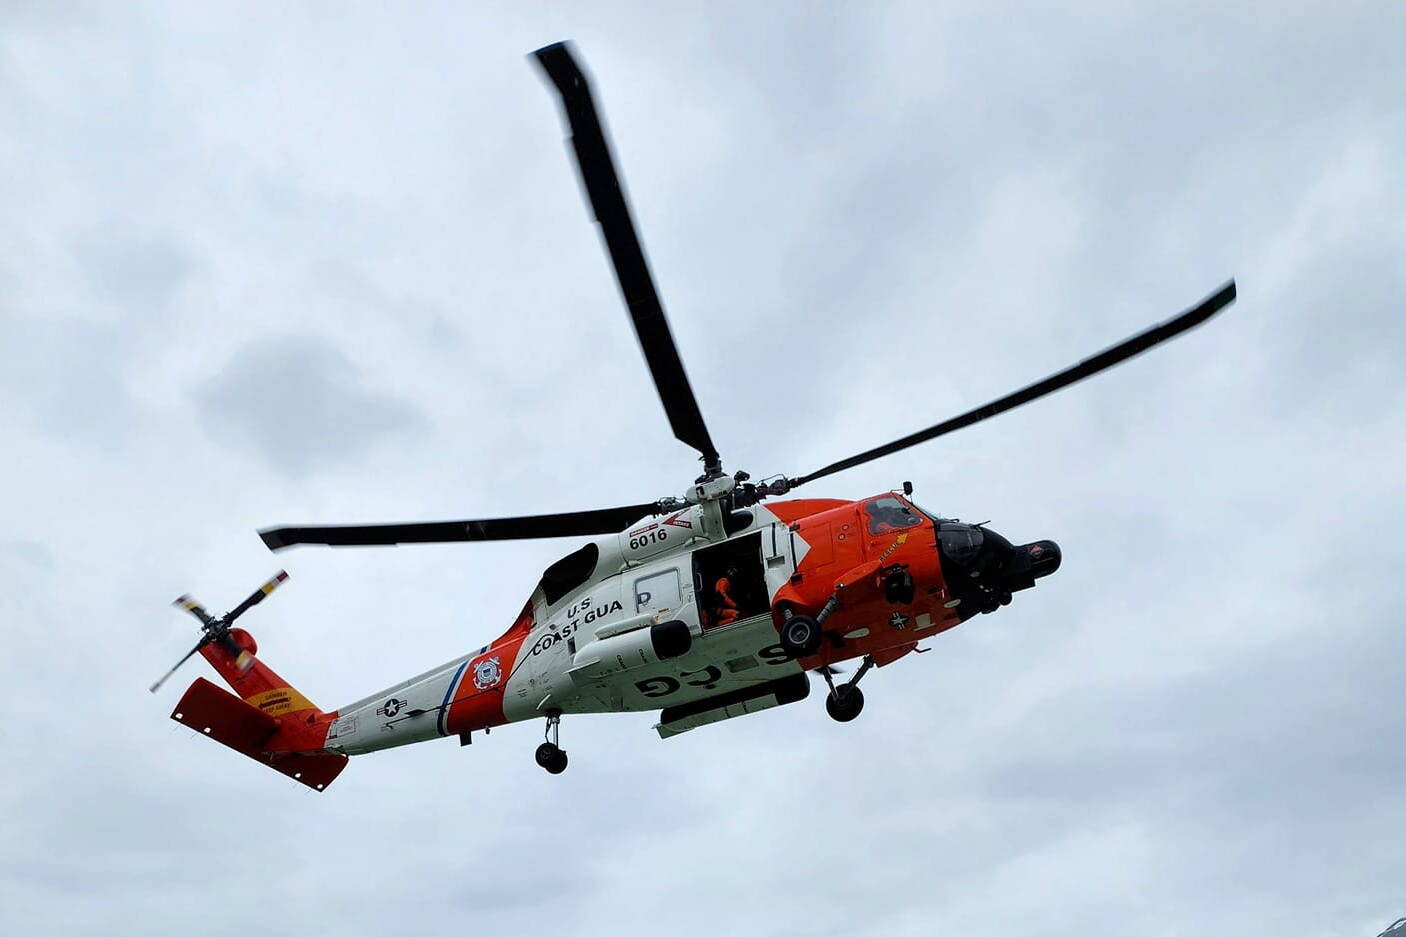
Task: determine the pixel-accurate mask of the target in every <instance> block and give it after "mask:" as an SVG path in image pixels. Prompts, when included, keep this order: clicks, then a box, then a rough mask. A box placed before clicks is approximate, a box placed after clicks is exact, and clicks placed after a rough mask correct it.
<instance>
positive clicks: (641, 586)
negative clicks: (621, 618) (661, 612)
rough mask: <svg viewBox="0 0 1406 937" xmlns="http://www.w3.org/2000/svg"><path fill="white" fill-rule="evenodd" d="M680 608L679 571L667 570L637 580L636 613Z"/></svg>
mask: <svg viewBox="0 0 1406 937" xmlns="http://www.w3.org/2000/svg"><path fill="white" fill-rule="evenodd" d="M678 607H679V571H678V570H677V569H666V570H665V571H664V572H662V573H655V574H654V575H652V576H645V577H643V578H640V579H636V580H635V611H637V612H639V611H643V610H645V609H647V608H678Z"/></svg>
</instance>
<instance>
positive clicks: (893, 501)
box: [864, 495, 923, 534]
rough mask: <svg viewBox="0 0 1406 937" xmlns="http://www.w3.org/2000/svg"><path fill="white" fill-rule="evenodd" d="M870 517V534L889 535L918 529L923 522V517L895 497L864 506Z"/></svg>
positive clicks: (891, 496) (888, 496) (890, 496)
mask: <svg viewBox="0 0 1406 937" xmlns="http://www.w3.org/2000/svg"><path fill="white" fill-rule="evenodd" d="M864 511H865V513H866V514H868V515H869V533H871V534H887V533H892V532H894V531H896V530H906V529H907V528H909V527H917V526H918V525H919V524H921V523H922V522H923V518H922V515H920V514H919V513H918V512H917V511H915V510H913V508H912V507H911V506H910V505H909V504H908V503H907V502H906V501H902V500H900V499H899V498H896V497H894V496H893V495H885V496H883V497H882V498H875V499H874V500H873V501H870V502H869V503H868V504H866V505H864Z"/></svg>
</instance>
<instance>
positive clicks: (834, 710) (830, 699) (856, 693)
mask: <svg viewBox="0 0 1406 937" xmlns="http://www.w3.org/2000/svg"><path fill="white" fill-rule="evenodd" d="M863 709H864V693H863V691H861V690H860V689H859V687H857V686H849V685H847V684H842V685H840V686H837V687H835V691H834V692H833V693H831V694H829V695H828V696H826V697H825V711H826V712H827V713H829V714H830V718H831V719H833V720H835V721H836V722H849V721H850V720H851V719H853V718H854V717H856V716H858V715H859V714H860V712H862V711H863Z"/></svg>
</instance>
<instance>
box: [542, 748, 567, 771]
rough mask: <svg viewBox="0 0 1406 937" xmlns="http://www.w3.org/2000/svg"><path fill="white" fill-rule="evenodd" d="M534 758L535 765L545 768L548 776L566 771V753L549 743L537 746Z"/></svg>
mask: <svg viewBox="0 0 1406 937" xmlns="http://www.w3.org/2000/svg"><path fill="white" fill-rule="evenodd" d="M536 757H537V764H539V765H541V766H542V767H543V768H546V769H547V771H548V773H550V774H561V773H562V772H563V771H565V770H566V752H564V751H562V750H561V749H560V748H557V747H556V746H555V745H553V744H552V743H551V742H543V743H542V744H541V745H538V746H537V756H536Z"/></svg>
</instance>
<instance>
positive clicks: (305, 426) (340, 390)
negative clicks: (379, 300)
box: [195, 337, 425, 476]
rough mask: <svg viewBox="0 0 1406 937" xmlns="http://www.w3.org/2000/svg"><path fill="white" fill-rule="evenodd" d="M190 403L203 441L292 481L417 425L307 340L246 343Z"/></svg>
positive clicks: (350, 367)
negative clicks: (235, 450) (236, 450)
mask: <svg viewBox="0 0 1406 937" xmlns="http://www.w3.org/2000/svg"><path fill="white" fill-rule="evenodd" d="M195 400H196V404H197V406H198V407H199V412H200V416H201V421H202V424H203V425H204V427H205V430H206V432H207V433H208V434H209V436H210V438H211V439H213V440H216V441H218V442H222V443H224V444H225V445H227V446H230V447H241V446H247V447H249V448H251V449H253V450H254V451H256V452H257V453H258V454H259V455H260V456H262V457H263V459H264V460H265V461H267V462H268V463H269V464H270V465H271V466H273V467H275V468H276V469H278V470H279V471H282V472H286V473H287V474H290V475H294V476H301V475H305V474H307V473H308V472H310V471H313V470H314V469H316V468H319V467H324V466H335V465H338V464H341V463H347V462H350V461H354V460H356V459H358V458H359V457H361V456H362V455H363V454H364V453H365V452H367V451H369V450H370V449H372V448H373V447H375V446H376V445H378V444H380V443H381V442H382V441H383V440H385V439H388V438H395V437H396V436H401V435H405V434H408V433H409V434H413V433H414V432H415V431H417V430H420V429H422V428H423V426H424V424H425V420H424V417H423V416H422V415H421V414H420V413H419V412H417V411H416V410H415V409H414V408H413V407H411V406H410V405H408V404H406V403H404V402H403V401H401V400H398V399H397V398H395V397H393V396H391V395H388V394H379V393H376V392H374V391H371V390H368V389H367V388H365V387H364V386H362V384H361V382H360V381H359V380H358V379H357V369H356V366H355V365H354V364H353V363H352V362H351V361H350V360H349V359H347V357H346V356H344V355H343V354H342V353H341V352H339V351H338V350H337V349H336V348H335V347H333V346H331V345H328V344H326V343H325V342H322V341H319V340H317V339H312V338H299V337H283V338H266V339H256V340H255V341H252V342H250V343H249V344H247V345H245V346H244V347H243V348H241V349H240V350H239V351H237V352H236V353H235V354H234V356H233V357H232V358H231V359H230V362H229V364H228V365H227V366H226V367H225V368H224V369H223V370H221V371H220V372H219V373H218V374H215V375H214V376H212V377H211V378H210V379H209V380H208V381H207V382H205V383H204V384H203V385H202V386H201V387H200V388H199V389H198V390H197V391H196V393H195Z"/></svg>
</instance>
